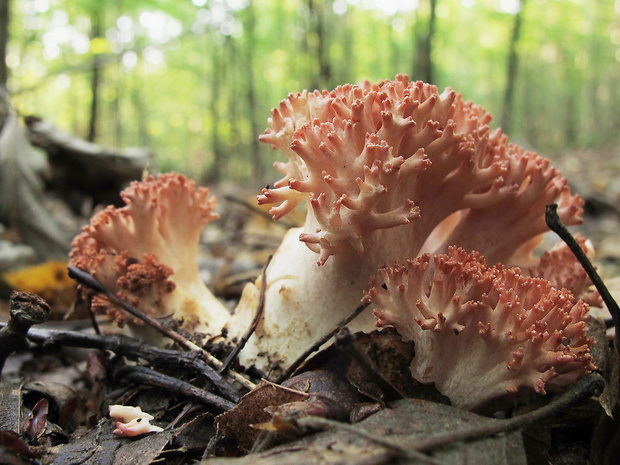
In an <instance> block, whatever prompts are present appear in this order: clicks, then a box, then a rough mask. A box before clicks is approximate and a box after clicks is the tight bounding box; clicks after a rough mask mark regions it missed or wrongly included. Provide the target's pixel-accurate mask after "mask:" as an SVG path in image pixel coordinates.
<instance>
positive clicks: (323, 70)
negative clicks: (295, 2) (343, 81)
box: [306, 0, 332, 90]
mask: <svg viewBox="0 0 620 465" xmlns="http://www.w3.org/2000/svg"><path fill="white" fill-rule="evenodd" d="M324 1H325V0H308V9H309V11H310V27H309V33H308V34H307V35H306V40H307V41H308V42H309V43H308V50H310V51H312V52H314V59H315V60H316V64H317V66H318V70H316V71H318V72H315V70H311V73H312V78H311V80H310V82H311V86H310V90H312V89H325V88H327V87H329V85H330V84H331V80H332V67H331V63H330V61H329V45H328V44H329V41H328V38H327V28H326V25H325V5H324ZM313 33H314V35H316V38H313Z"/></svg>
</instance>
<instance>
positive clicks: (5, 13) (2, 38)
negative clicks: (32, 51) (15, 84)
mask: <svg viewBox="0 0 620 465" xmlns="http://www.w3.org/2000/svg"><path fill="white" fill-rule="evenodd" d="M9 11H10V9H9V0H0V87H6V81H7V79H8V77H9V72H8V68H7V66H6V46H7V42H8V40H9V22H10V21H9V20H10V15H9Z"/></svg>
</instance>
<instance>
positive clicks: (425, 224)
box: [228, 75, 582, 375]
mask: <svg viewBox="0 0 620 465" xmlns="http://www.w3.org/2000/svg"><path fill="white" fill-rule="evenodd" d="M490 120H491V117H490V115H489V114H488V113H487V112H486V111H485V110H484V109H483V108H482V107H480V106H477V105H473V104H472V103H470V102H465V101H463V100H462V99H461V96H460V95H459V94H457V93H455V92H454V91H452V90H450V89H446V90H445V91H444V92H442V93H439V92H438V90H437V88H436V87H435V86H432V85H430V84H424V83H422V82H411V83H410V82H409V81H408V79H407V77H406V76H403V75H399V76H397V77H396V79H395V80H394V81H389V80H388V81H383V82H381V83H379V84H370V83H368V82H366V83H364V84H361V85H359V86H356V85H350V84H347V85H344V86H341V87H338V88H336V89H335V90H334V91H332V92H328V91H323V92H318V91H315V92H312V93H311V92H307V91H304V92H301V93H297V94H291V95H289V97H288V99H285V100H283V101H282V102H281V103H280V106H279V107H278V108H276V109H274V110H273V112H272V117H271V119H270V120H269V125H270V127H269V128H268V129H267V131H266V133H265V135H263V136H262V137H261V140H262V141H263V142H266V143H269V144H271V145H272V146H273V147H274V148H277V149H280V150H282V151H283V152H284V153H285V154H286V156H287V157H288V161H287V162H286V163H276V165H275V166H276V168H277V169H278V170H279V171H280V172H282V173H283V174H284V177H283V178H282V179H281V180H279V181H278V182H276V183H275V184H274V187H273V188H271V189H264V190H263V194H262V195H261V196H259V197H258V201H259V203H260V204H267V203H273V204H276V206H274V207H273V208H272V209H271V213H272V215H273V218H274V219H276V220H277V219H279V218H281V217H282V216H284V215H286V214H287V213H288V212H290V211H291V210H292V209H294V208H295V207H296V206H297V205H298V204H300V203H301V202H303V201H304V200H307V201H308V202H307V217H306V222H305V225H304V226H303V227H302V228H296V229H291V230H290V231H289V232H288V233H287V235H286V237H285V238H284V240H283V242H282V244H281V246H280V247H279V249H278V251H277V252H276V254H275V256H274V257H273V260H272V261H271V263H270V265H269V267H268V269H267V272H266V276H267V278H266V279H267V286H266V288H267V290H266V294H265V312H264V317H263V319H262V321H261V322H260V323H259V325H258V327H257V328H256V331H255V334H254V336H253V337H252V338H251V339H250V340H249V341H248V344H247V346H246V347H245V349H244V350H243V351H242V352H241V355H240V360H241V362H242V363H243V364H245V365H247V366H249V365H255V366H257V367H258V368H260V369H263V370H264V371H266V372H267V373H268V374H271V375H274V374H276V375H277V373H278V371H279V370H281V369H283V368H286V366H288V365H290V364H291V363H292V361H294V360H295V359H296V358H297V357H298V356H299V355H300V354H301V353H302V352H303V351H304V350H305V349H306V348H308V347H309V346H310V345H312V343H314V342H315V341H316V339H317V338H318V337H319V336H320V335H322V334H323V333H324V332H325V331H327V330H328V329H330V328H331V327H333V326H334V325H335V324H336V323H337V322H339V321H340V320H341V319H342V318H343V317H344V316H345V315H346V314H347V313H348V312H350V311H351V310H352V309H353V308H355V307H356V306H357V305H358V303H359V300H360V298H361V296H362V292H363V289H364V286H365V283H366V281H367V279H368V278H369V277H370V276H371V275H372V274H374V273H375V271H376V270H377V269H378V268H379V267H380V266H383V265H385V264H386V263H393V262H394V261H395V260H396V261H399V262H403V261H405V260H406V259H410V258H413V257H416V256H417V255H419V254H420V253H421V252H425V251H427V252H431V253H432V254H436V253H441V252H445V251H447V249H448V247H449V246H451V245H457V246H462V247H465V248H466V249H467V250H478V251H479V252H481V253H482V254H483V255H484V256H485V257H486V258H487V260H488V261H489V262H490V263H498V262H503V263H504V264H507V265H508V264H512V263H516V262H518V263H519V265H522V264H523V263H524V262H525V263H528V264H529V265H531V266H534V265H535V264H536V260H535V259H533V258H532V256H531V249H532V247H533V244H537V243H538V240H539V239H538V236H540V235H541V234H542V233H544V232H545V231H546V226H545V223H544V209H545V205H546V204H548V203H551V202H554V201H556V200H557V199H559V201H558V202H559V205H560V207H559V214H560V217H561V219H562V221H563V222H564V223H565V224H567V225H571V224H576V223H579V222H580V221H581V219H580V214H581V206H582V200H581V199H580V198H579V197H578V196H572V195H571V194H570V191H569V189H568V187H567V186H566V180H565V179H564V178H562V177H561V176H560V174H559V173H558V172H557V171H556V170H555V169H554V168H552V167H550V166H549V162H548V161H547V160H545V159H543V158H541V157H539V156H538V155H536V154H535V153H533V152H525V151H524V150H523V149H522V148H521V147H518V146H516V145H512V144H508V143H507V138H506V136H504V135H503V134H502V133H501V131H500V130H495V131H491V130H490V128H489V122H490ZM259 287H260V286H259V284H258V283H257V285H256V286H254V285H249V286H248V287H247V288H246V289H245V291H244V295H243V297H242V300H241V302H240V304H239V306H238V308H237V311H236V313H235V315H234V316H233V318H232V320H231V322H230V323H229V325H228V330H229V334H230V335H231V336H232V337H235V336H240V335H241V334H243V333H244V332H245V330H246V328H247V327H248V325H249V323H250V321H251V319H252V317H253V315H254V313H255V311H256V307H257V302H258V288H259ZM372 327H373V320H372V317H371V314H370V312H366V313H365V314H363V315H362V316H361V317H360V318H358V319H357V320H356V321H355V322H354V323H353V324H352V329H353V330H359V329H363V330H370V329H372Z"/></svg>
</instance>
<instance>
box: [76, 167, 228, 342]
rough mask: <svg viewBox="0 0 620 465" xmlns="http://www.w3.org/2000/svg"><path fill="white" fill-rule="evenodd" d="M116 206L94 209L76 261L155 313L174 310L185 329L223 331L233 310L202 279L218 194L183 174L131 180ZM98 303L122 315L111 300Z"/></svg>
mask: <svg viewBox="0 0 620 465" xmlns="http://www.w3.org/2000/svg"><path fill="white" fill-rule="evenodd" d="M121 196H122V198H123V200H124V201H125V203H126V206H124V207H122V208H115V207H113V206H110V207H107V208H106V209H105V210H103V211H101V212H100V213H98V214H96V215H95V216H94V217H93V218H92V219H91V221H90V224H89V225H87V226H85V227H84V229H83V230H82V233H81V234H80V235H78V236H77V237H76V238H75V239H74V240H73V243H72V250H71V254H70V265H71V266H74V267H77V268H79V269H81V270H83V271H86V272H88V273H90V274H91V275H92V276H93V277H95V278H96V279H97V280H99V281H100V282H101V283H102V284H103V285H104V286H105V287H106V288H107V289H109V290H110V291H112V292H115V293H117V295H118V296H119V297H120V298H122V299H124V300H126V301H128V302H129V303H131V304H132V305H134V306H135V307H137V308H139V309H141V310H142V311H144V312H147V313H149V314H150V315H151V316H154V317H164V316H173V317H174V318H176V319H178V320H182V321H183V328H185V329H187V330H189V331H201V332H206V333H209V334H210V335H217V334H219V333H220V330H221V329H222V327H223V326H224V324H225V323H226V322H227V321H228V319H229V317H230V312H229V311H228V310H227V309H226V307H224V306H223V305H222V304H221V303H220V302H219V301H218V300H217V298H215V297H214V296H213V295H212V294H211V292H210V291H209V290H208V289H207V287H206V286H205V284H204V282H203V281H202V280H201V278H200V275H199V270H198V263H197V258H198V246H199V240H200V234H201V232H202V229H203V227H204V226H205V225H206V224H207V223H209V222H210V221H212V220H214V219H216V218H218V215H217V214H216V213H215V212H214V211H213V210H214V208H215V197H210V196H209V190H208V189H207V188H205V187H198V188H196V186H195V183H194V182H193V181H190V180H188V179H187V178H186V177H185V176H182V175H179V174H177V173H168V174H162V175H159V176H158V177H157V178H154V177H152V176H151V177H149V178H148V179H147V180H145V181H142V182H137V181H135V182H133V183H131V185H130V186H129V187H128V188H127V189H125V190H124V191H123V192H122V193H121ZM93 307H94V308H95V309H99V310H101V311H105V312H108V313H109V314H111V315H112V316H114V317H115V318H117V320H120V321H121V322H122V321H123V319H124V317H123V316H122V314H121V313H120V311H119V310H118V309H116V308H115V307H114V305H113V304H111V303H110V302H109V301H108V300H106V299H105V298H100V297H95V298H94V300H93Z"/></svg>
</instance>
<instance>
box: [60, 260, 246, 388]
mask: <svg viewBox="0 0 620 465" xmlns="http://www.w3.org/2000/svg"><path fill="white" fill-rule="evenodd" d="M68 270H69V276H70V277H71V278H73V279H75V280H76V281H78V282H79V283H80V284H83V285H85V286H88V287H89V288H91V289H92V290H94V291H96V292H99V293H101V294H103V295H105V296H106V298H108V299H109V300H110V301H111V302H112V303H114V304H116V305H118V306H119V307H121V308H122V309H123V310H125V311H126V312H128V313H130V314H131V315H133V316H135V317H136V318H138V319H140V320H142V321H144V322H145V323H147V324H149V325H151V326H152V327H153V328H155V329H156V330H158V331H159V332H161V333H162V334H164V335H165V336H167V337H169V338H170V339H172V340H173V341H175V342H177V343H179V344H180V345H182V346H183V347H186V348H187V349H189V350H195V351H197V352H200V353H201V354H202V356H203V357H204V358H205V360H206V361H207V362H208V363H210V364H211V365H212V366H214V367H215V368H219V367H221V366H222V362H221V361H219V360H218V359H217V358H215V357H214V356H213V355H211V354H210V353H209V352H207V351H206V350H204V349H203V348H202V347H200V346H198V345H197V344H194V343H193V342H192V341H190V340H189V339H187V338H185V337H183V336H182V335H180V334H179V333H177V332H176V331H173V330H171V329H170V328H167V327H165V326H164V325H162V324H161V323H160V322H159V321H158V320H157V319H155V318H153V317H152V316H150V315H146V314H144V313H142V312H141V311H140V310H138V309H137V308H135V307H134V306H132V305H130V304H129V303H127V302H125V301H124V300H123V299H120V298H118V297H117V296H116V295H115V294H113V293H112V292H110V291H108V290H107V289H106V288H105V287H104V286H103V284H101V283H100V282H99V281H97V280H96V279H95V278H93V277H92V276H91V275H90V274H88V273H86V272H85V271H82V270H80V269H78V268H74V267H72V266H70V267H69V268H68ZM228 374H229V375H230V376H231V377H232V378H233V379H234V380H235V381H237V382H238V383H240V384H241V385H243V386H244V387H246V388H247V389H250V390H252V389H254V388H255V387H256V384H254V383H253V382H251V381H249V380H248V379H246V378H245V377H243V376H242V375H241V374H239V373H237V372H236V371H233V370H229V372H228Z"/></svg>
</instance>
